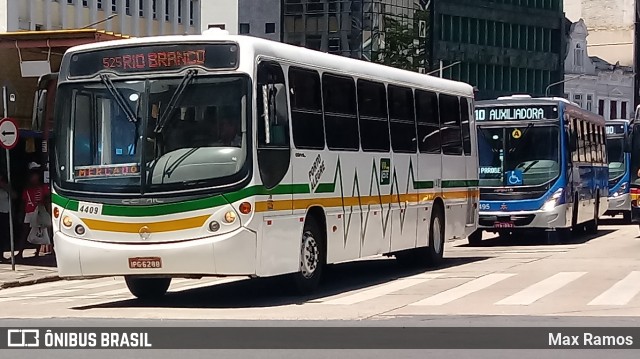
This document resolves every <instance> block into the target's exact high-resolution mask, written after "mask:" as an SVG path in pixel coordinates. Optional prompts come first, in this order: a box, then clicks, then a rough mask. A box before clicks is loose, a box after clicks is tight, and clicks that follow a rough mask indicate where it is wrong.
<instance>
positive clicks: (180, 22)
mask: <svg viewBox="0 0 640 359" xmlns="http://www.w3.org/2000/svg"><path fill="white" fill-rule="evenodd" d="M176 1H178V24H182V0H176Z"/></svg>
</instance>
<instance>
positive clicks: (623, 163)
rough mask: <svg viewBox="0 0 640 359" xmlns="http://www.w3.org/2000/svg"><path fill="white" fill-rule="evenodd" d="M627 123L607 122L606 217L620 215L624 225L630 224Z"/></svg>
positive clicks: (629, 159) (629, 157)
mask: <svg viewBox="0 0 640 359" xmlns="http://www.w3.org/2000/svg"><path fill="white" fill-rule="evenodd" d="M629 129H630V126H629V121H627V120H609V121H607V126H606V134H607V160H608V162H609V210H607V213H605V214H607V215H611V216H615V215H619V214H622V216H623V218H624V221H625V223H629V222H631V195H630V193H629V192H630V188H631V186H629V181H630V179H631V171H630V169H631V152H630V151H631V148H630V145H629V138H630V134H629Z"/></svg>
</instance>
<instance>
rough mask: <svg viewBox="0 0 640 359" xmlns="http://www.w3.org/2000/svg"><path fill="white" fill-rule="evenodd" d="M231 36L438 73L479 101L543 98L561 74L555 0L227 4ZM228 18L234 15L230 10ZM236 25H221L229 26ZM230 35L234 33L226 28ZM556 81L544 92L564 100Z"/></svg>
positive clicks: (244, 0) (560, 25)
mask: <svg viewBox="0 0 640 359" xmlns="http://www.w3.org/2000/svg"><path fill="white" fill-rule="evenodd" d="M229 3H233V4H232V5H230V6H231V7H234V6H236V5H237V7H238V11H237V15H235V16H233V15H232V16H228V19H230V20H229V21H230V22H232V23H235V22H237V23H238V28H237V33H240V34H248V35H252V36H258V37H265V38H270V39H273V40H280V41H283V42H286V43H290V44H294V45H299V46H305V47H308V48H312V49H316V50H319V51H323V52H328V53H334V54H338V55H342V56H349V57H353V58H357V59H362V60H366V61H374V62H378V63H382V64H385V65H390V66H394V67H399V68H403V69H406V70H410V71H416V72H427V73H429V72H431V73H433V74H435V75H438V73H439V71H438V69H439V68H440V66H442V67H443V71H442V76H443V77H445V78H450V79H455V80H460V81H464V82H468V83H470V84H472V85H474V86H476V87H477V89H478V93H477V97H478V99H490V98H495V97H498V96H502V95H507V94H513V93H526V94H531V95H534V96H542V95H544V94H545V90H546V87H547V86H548V85H549V84H552V83H554V82H558V81H561V80H562V78H563V71H564V55H565V53H564V49H565V46H564V38H565V37H564V36H563V35H564V31H565V29H564V15H563V10H562V1H561V0H536V1H534V0H531V1H521V0H261V1H259V2H258V1H251V0H231V1H229ZM228 13H233V10H229V11H228ZM233 26H235V25H227V28H232V27H233ZM232 32H233V31H232ZM562 88H563V86H562V84H558V85H557V86H554V87H552V88H550V93H551V94H556V95H562V93H563V91H562Z"/></svg>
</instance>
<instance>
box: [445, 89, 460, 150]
mask: <svg viewBox="0 0 640 359" xmlns="http://www.w3.org/2000/svg"><path fill="white" fill-rule="evenodd" d="M440 119H441V121H442V129H441V136H442V153H444V154H445V155H454V156H461V155H462V152H463V151H462V131H461V129H460V103H459V100H458V97H457V96H451V95H440Z"/></svg>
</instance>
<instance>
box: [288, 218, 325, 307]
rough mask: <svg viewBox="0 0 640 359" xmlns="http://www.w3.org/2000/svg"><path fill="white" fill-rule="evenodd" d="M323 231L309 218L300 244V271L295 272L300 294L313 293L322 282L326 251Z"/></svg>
mask: <svg viewBox="0 0 640 359" xmlns="http://www.w3.org/2000/svg"><path fill="white" fill-rule="evenodd" d="M323 238H324V237H323V232H322V231H321V230H320V226H318V224H317V222H316V221H315V220H314V219H313V218H307V220H306V221H305V224H304V229H303V232H302V240H301V246H300V271H299V272H297V273H294V274H293V281H294V283H295V287H296V289H297V292H298V294H303V295H304V294H310V293H313V292H314V291H315V290H316V289H317V288H318V286H319V284H320V279H321V277H322V272H323V270H324V267H325V261H326V259H325V258H326V255H325V254H326V252H325V248H326V246H325V244H324V240H323Z"/></svg>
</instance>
